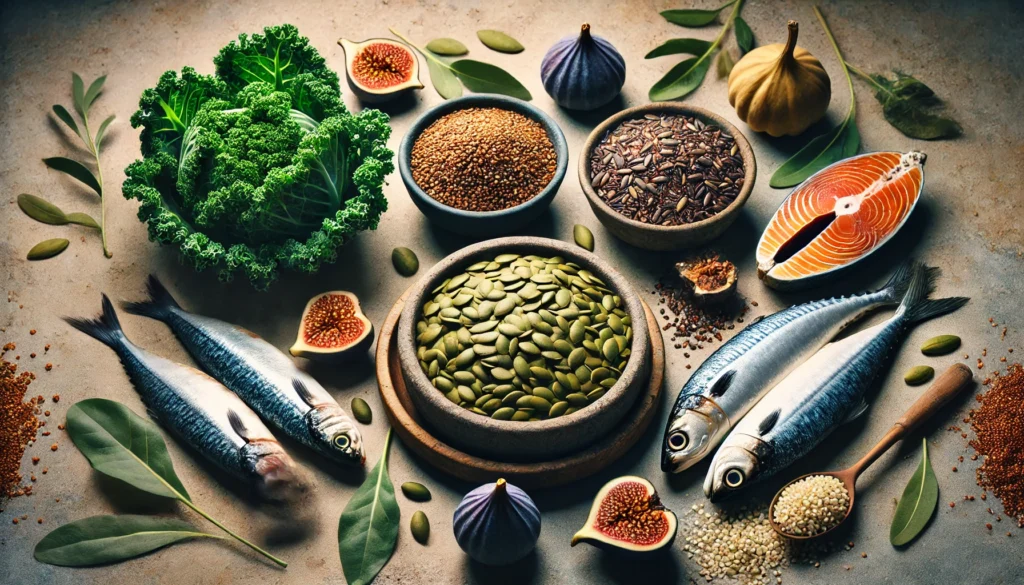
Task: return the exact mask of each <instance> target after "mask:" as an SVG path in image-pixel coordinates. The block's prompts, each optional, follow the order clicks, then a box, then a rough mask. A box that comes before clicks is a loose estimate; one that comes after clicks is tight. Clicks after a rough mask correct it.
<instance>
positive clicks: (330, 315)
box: [288, 290, 373, 361]
mask: <svg viewBox="0 0 1024 585" xmlns="http://www.w3.org/2000/svg"><path fill="white" fill-rule="evenodd" d="M371 343H373V325H372V324H371V323H370V320H369V319H367V318H366V316H365V315H363V312H362V310H360V308H359V299H358V298H356V295H354V294H352V293H350V292H346V291H343V290H335V291H331V292H325V293H323V294H319V295H317V296H315V297H313V298H312V299H310V300H309V302H308V303H306V310H304V311H303V312H302V321H301V322H299V335H298V338H297V339H296V340H295V345H293V346H292V347H291V348H290V349H289V350H288V351H289V352H291V354H292V355H293V356H295V357H301V358H307V359H311V360H317V361H332V360H337V359H341V358H343V357H347V356H350V355H357V354H359V353H362V352H365V351H366V350H367V349H369V348H370V344H371Z"/></svg>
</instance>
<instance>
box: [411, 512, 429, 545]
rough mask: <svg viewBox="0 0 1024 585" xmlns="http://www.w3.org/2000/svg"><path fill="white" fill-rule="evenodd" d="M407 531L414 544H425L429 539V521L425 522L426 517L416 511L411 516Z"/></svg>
mask: <svg viewBox="0 0 1024 585" xmlns="http://www.w3.org/2000/svg"><path fill="white" fill-rule="evenodd" d="M409 530H410V531H411V532H412V537H413V538H415V539H416V542H418V543H420V544H427V539H429V538H430V521H429V520H427V515H426V514H424V513H423V510H416V512H415V513H414V514H413V515H412V520H410V521H409Z"/></svg>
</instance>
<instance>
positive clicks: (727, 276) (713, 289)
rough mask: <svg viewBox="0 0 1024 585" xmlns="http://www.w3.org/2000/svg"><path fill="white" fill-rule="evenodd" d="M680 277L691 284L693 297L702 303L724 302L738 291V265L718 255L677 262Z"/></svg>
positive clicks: (715, 303) (714, 303)
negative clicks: (721, 258) (720, 258)
mask: <svg viewBox="0 0 1024 585" xmlns="http://www.w3.org/2000/svg"><path fill="white" fill-rule="evenodd" d="M676 270H677V271H679V277H680V278H682V279H683V281H684V282H686V283H687V284H688V285H689V286H690V291H691V293H692V294H693V299H694V301H696V302H697V303H699V304H702V305H717V304H720V303H723V302H725V301H727V300H729V299H730V298H732V297H733V295H734V294H735V293H736V265H734V264H733V263H732V262H729V261H728V260H719V259H718V257H717V256H711V257H708V258H700V259H698V260H692V261H688V262H679V263H678V264H676Z"/></svg>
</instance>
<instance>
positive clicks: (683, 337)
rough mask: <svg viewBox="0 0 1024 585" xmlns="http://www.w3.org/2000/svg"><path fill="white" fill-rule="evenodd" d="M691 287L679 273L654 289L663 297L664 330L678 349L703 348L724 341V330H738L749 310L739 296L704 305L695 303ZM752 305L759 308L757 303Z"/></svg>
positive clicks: (659, 302) (662, 280)
mask: <svg viewBox="0 0 1024 585" xmlns="http://www.w3.org/2000/svg"><path fill="white" fill-rule="evenodd" d="M689 288H690V287H686V286H683V285H682V282H681V281H680V279H679V275H678V274H676V275H673V276H671V277H666V278H663V279H661V280H660V281H659V282H658V283H657V284H655V286H654V290H652V291H651V294H655V295H658V296H659V297H660V298H659V299H658V306H659V310H658V313H659V314H660V315H661V318H662V320H663V321H664V323H663V324H662V326H661V330H662V331H670V332H671V339H670V341H672V342H673V343H674V344H675V347H676V349H681V348H686V349H688V350H698V349H704V345H705V344H712V343H715V342H720V341H722V339H723V338H722V331H724V330H732V329H735V328H736V323H743V317H744V315H746V314H747V311H749V310H750V308H749V307H748V306H747V303H746V301H745V300H743V299H742V297H740V296H739V295H735V296H734V297H733V298H732V299H730V302H728V303H724V304H721V305H716V306H714V307H702V306H700V305H698V304H697V303H695V302H694V300H693V294H692V292H691V291H690V290H689ZM751 305H753V306H755V307H756V306H757V303H756V302H752V303H751ZM686 357H690V356H689V355H688V354H687V355H686ZM687 367H689V365H687Z"/></svg>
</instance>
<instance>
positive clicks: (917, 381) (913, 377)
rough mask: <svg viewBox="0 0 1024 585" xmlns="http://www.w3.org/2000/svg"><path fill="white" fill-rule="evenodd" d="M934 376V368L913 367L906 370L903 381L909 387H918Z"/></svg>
mask: <svg viewBox="0 0 1024 585" xmlns="http://www.w3.org/2000/svg"><path fill="white" fill-rule="evenodd" d="M933 376H935V368H933V367H931V366H914V367H912V368H910V369H909V370H907V373H906V374H905V375H904V376H903V381H904V382H906V383H907V384H909V385H911V386H920V385H921V384H924V383H925V382H927V381H928V380H931V379H932V377H933Z"/></svg>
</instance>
